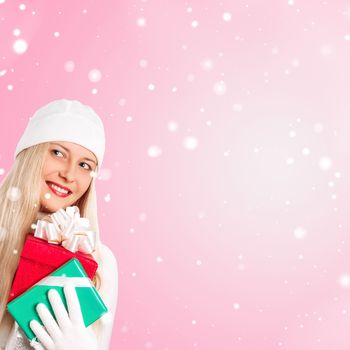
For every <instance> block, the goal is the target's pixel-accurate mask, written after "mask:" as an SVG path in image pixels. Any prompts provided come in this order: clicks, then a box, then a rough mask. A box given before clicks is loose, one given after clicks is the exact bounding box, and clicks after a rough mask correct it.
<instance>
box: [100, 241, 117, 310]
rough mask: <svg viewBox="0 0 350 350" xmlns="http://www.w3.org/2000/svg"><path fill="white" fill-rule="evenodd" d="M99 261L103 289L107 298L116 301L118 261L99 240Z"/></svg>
mask: <svg viewBox="0 0 350 350" xmlns="http://www.w3.org/2000/svg"><path fill="white" fill-rule="evenodd" d="M101 262H102V271H101V273H102V279H103V289H104V292H105V293H106V294H107V295H108V298H109V299H112V300H113V299H114V300H113V301H114V302H112V305H111V306H112V307H113V306H114V305H113V304H114V303H115V302H116V300H115V299H116V298H117V295H118V262H117V259H116V257H115V255H114V253H113V251H112V250H111V249H110V248H109V247H108V246H107V245H105V244H103V243H102V242H101Z"/></svg>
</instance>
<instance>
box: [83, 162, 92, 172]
mask: <svg viewBox="0 0 350 350" xmlns="http://www.w3.org/2000/svg"><path fill="white" fill-rule="evenodd" d="M80 164H85V165H86V166H87V168H86V167H83V168H84V169H86V170H92V169H91V166H90V165H89V164H88V163H80Z"/></svg>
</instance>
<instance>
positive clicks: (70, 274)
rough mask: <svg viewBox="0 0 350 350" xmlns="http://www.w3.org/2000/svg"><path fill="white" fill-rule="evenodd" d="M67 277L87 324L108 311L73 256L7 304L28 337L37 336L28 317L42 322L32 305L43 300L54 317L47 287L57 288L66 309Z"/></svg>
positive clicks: (34, 305) (30, 338) (31, 338)
mask: <svg viewBox="0 0 350 350" xmlns="http://www.w3.org/2000/svg"><path fill="white" fill-rule="evenodd" d="M67 280H69V281H70V282H71V283H73V285H74V286H75V290H76V292H77V296H78V299H79V302H80V308H81V312H82V315H83V319H84V323H85V326H86V327H87V326H89V325H90V324H92V323H93V322H95V321H96V320H98V319H99V318H100V317H101V316H102V315H104V314H105V313H106V312H108V309H107V307H106V305H105V304H104V302H103V300H102V299H101V297H100V295H99V294H98V292H97V290H96V289H95V287H94V285H93V284H92V282H91V280H90V279H89V277H88V276H87V274H86V272H85V270H84V268H83V267H82V265H81V264H80V262H79V260H78V259H76V258H73V259H71V260H69V261H68V262H67V263H65V264H64V265H62V266H61V267H60V268H58V269H57V270H55V271H54V272H53V273H51V274H50V275H48V276H46V277H45V278H43V279H42V280H40V281H39V282H38V283H36V284H35V285H33V286H32V287H31V288H29V289H28V290H27V291H26V292H24V293H23V294H21V295H20V296H18V297H17V298H16V299H14V300H12V301H11V302H10V303H8V304H7V309H8V311H9V313H10V314H11V315H12V316H13V318H14V319H15V320H16V322H17V323H18V325H19V326H20V327H21V328H22V329H23V331H24V333H25V334H26V336H27V337H28V339H29V340H30V341H32V340H33V339H34V338H36V336H35V334H34V333H33V332H32V330H31V328H30V327H29V323H30V321H31V320H37V321H38V322H39V323H40V324H41V325H43V323H42V322H41V319H40V317H39V315H38V313H37V311H36V309H35V308H36V306H37V305H38V304H39V303H43V304H45V305H46V306H47V308H48V309H49V311H50V312H51V314H52V316H53V317H54V318H55V314H54V312H53V309H52V307H51V304H50V301H49V299H48V291H49V290H50V289H56V290H57V291H58V293H59V294H60V296H61V299H62V302H63V304H64V306H65V308H66V310H68V307H67V302H66V299H65V295H64V291H63V286H64V283H65V282H66V281H67ZM67 312H68V311H67ZM55 319H56V318H55Z"/></svg>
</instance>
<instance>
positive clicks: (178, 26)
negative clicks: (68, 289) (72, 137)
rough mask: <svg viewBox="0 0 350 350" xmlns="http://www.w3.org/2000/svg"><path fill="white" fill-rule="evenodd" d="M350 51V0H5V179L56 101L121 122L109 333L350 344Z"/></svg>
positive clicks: (1, 94)
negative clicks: (40, 111) (115, 294)
mask: <svg viewBox="0 0 350 350" xmlns="http://www.w3.org/2000/svg"><path fill="white" fill-rule="evenodd" d="M21 4H22V5H21ZM16 29H17V30H16ZM21 39H23V40H25V42H26V43H27V45H28V47H27V50H26V51H25V52H19V51H18V50H17V49H16V48H17V45H19V44H20V43H21V42H19V44H18V42H17V43H16V40H21ZM19 46H20V45H19ZM349 62H350V3H349V1H321V0H317V1H316V0H310V1H309V0H308V1H301V0H294V1H292V0H268V1H260V0H254V1H240V0H235V1H229V0H225V1H220V2H219V1H209V0H200V1H199V0H193V1H165V0H148V1H147V0H143V1H140V0H139V1H112V0H110V1H92V0H90V1H68V0H65V1H44V0H41V1H31V2H29V1H25V0H24V2H20V1H11V0H6V1H4V0H0V118H1V124H0V125H1V127H0V174H1V175H0V180H1V178H2V177H3V176H4V174H6V172H7V171H8V169H9V168H10V167H11V165H12V162H13V153H14V150H15V146H16V144H17V141H18V139H19V137H20V135H21V134H22V132H23V130H24V127H25V125H26V124H27V120H28V118H29V117H30V115H31V114H32V113H33V112H34V111H35V110H36V109H37V108H38V107H39V106H41V105H43V104H45V103H47V102H49V101H50V100H52V99H57V98H62V97H66V98H74V99H79V100H81V101H82V102H84V103H87V104H90V105H91V106H92V107H93V108H94V109H95V110H96V111H97V112H98V113H99V115H100V116H101V118H102V119H103V121H104V124H105V128H106V133H107V149H106V155H105V160H104V164H103V171H102V174H101V176H100V178H99V179H98V184H97V186H98V188H97V190H98V196H99V198H98V201H99V218H100V226H101V227H100V229H101V234H102V237H103V241H104V242H105V243H106V244H108V245H109V246H110V247H111V248H112V250H113V251H114V252H115V255H116V256H117V259H118V264H119V300H118V309H117V316H116V322H115V327H114V332H113V341H112V346H111V349H128V350H139V349H155V350H158V349H159V350H178V349H183V350H185V349H186V350H188V349H201V350H212V349H220V350H226V349H242V350H243V349H244V350H247V349H252V350H253V349H254V350H256V349H269V350H270V349H288V350H295V349H303V350H304V349H305V350H312V349H327V350H329V349H331V348H333V349H338V350H340V349H349V348H350V240H349V238H348V235H349V229H350V223H349V214H350V206H349V204H348V198H349V194H350V181H349V176H350V166H349V152H350V138H349V135H350V90H349V77H350V70H349V67H350V66H349ZM73 68H74V69H73ZM94 69H97V70H98V71H97V74H96V73H95V74H92V73H91V71H92V70H94ZM89 72H90V75H89ZM98 73H100V75H101V76H100V79H98V78H99V74H98ZM91 76H92V78H91ZM94 76H95V77H97V79H94ZM89 77H90V78H89ZM96 80H98V81H96Z"/></svg>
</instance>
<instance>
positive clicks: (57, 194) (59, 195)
mask: <svg viewBox="0 0 350 350" xmlns="http://www.w3.org/2000/svg"><path fill="white" fill-rule="evenodd" d="M46 184H47V187H48V188H49V189H50V190H51V191H52V192H53V193H54V194H55V195H56V196H58V197H61V198H65V197H68V196H69V195H70V194H71V193H72V192H71V191H69V190H68V193H62V192H59V191H57V190H56V189H54V188H53V187H52V186H50V184H53V185H56V184H55V183H53V182H50V181H46ZM56 186H57V187H60V186H58V185H56ZM61 188H62V187H61Z"/></svg>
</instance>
